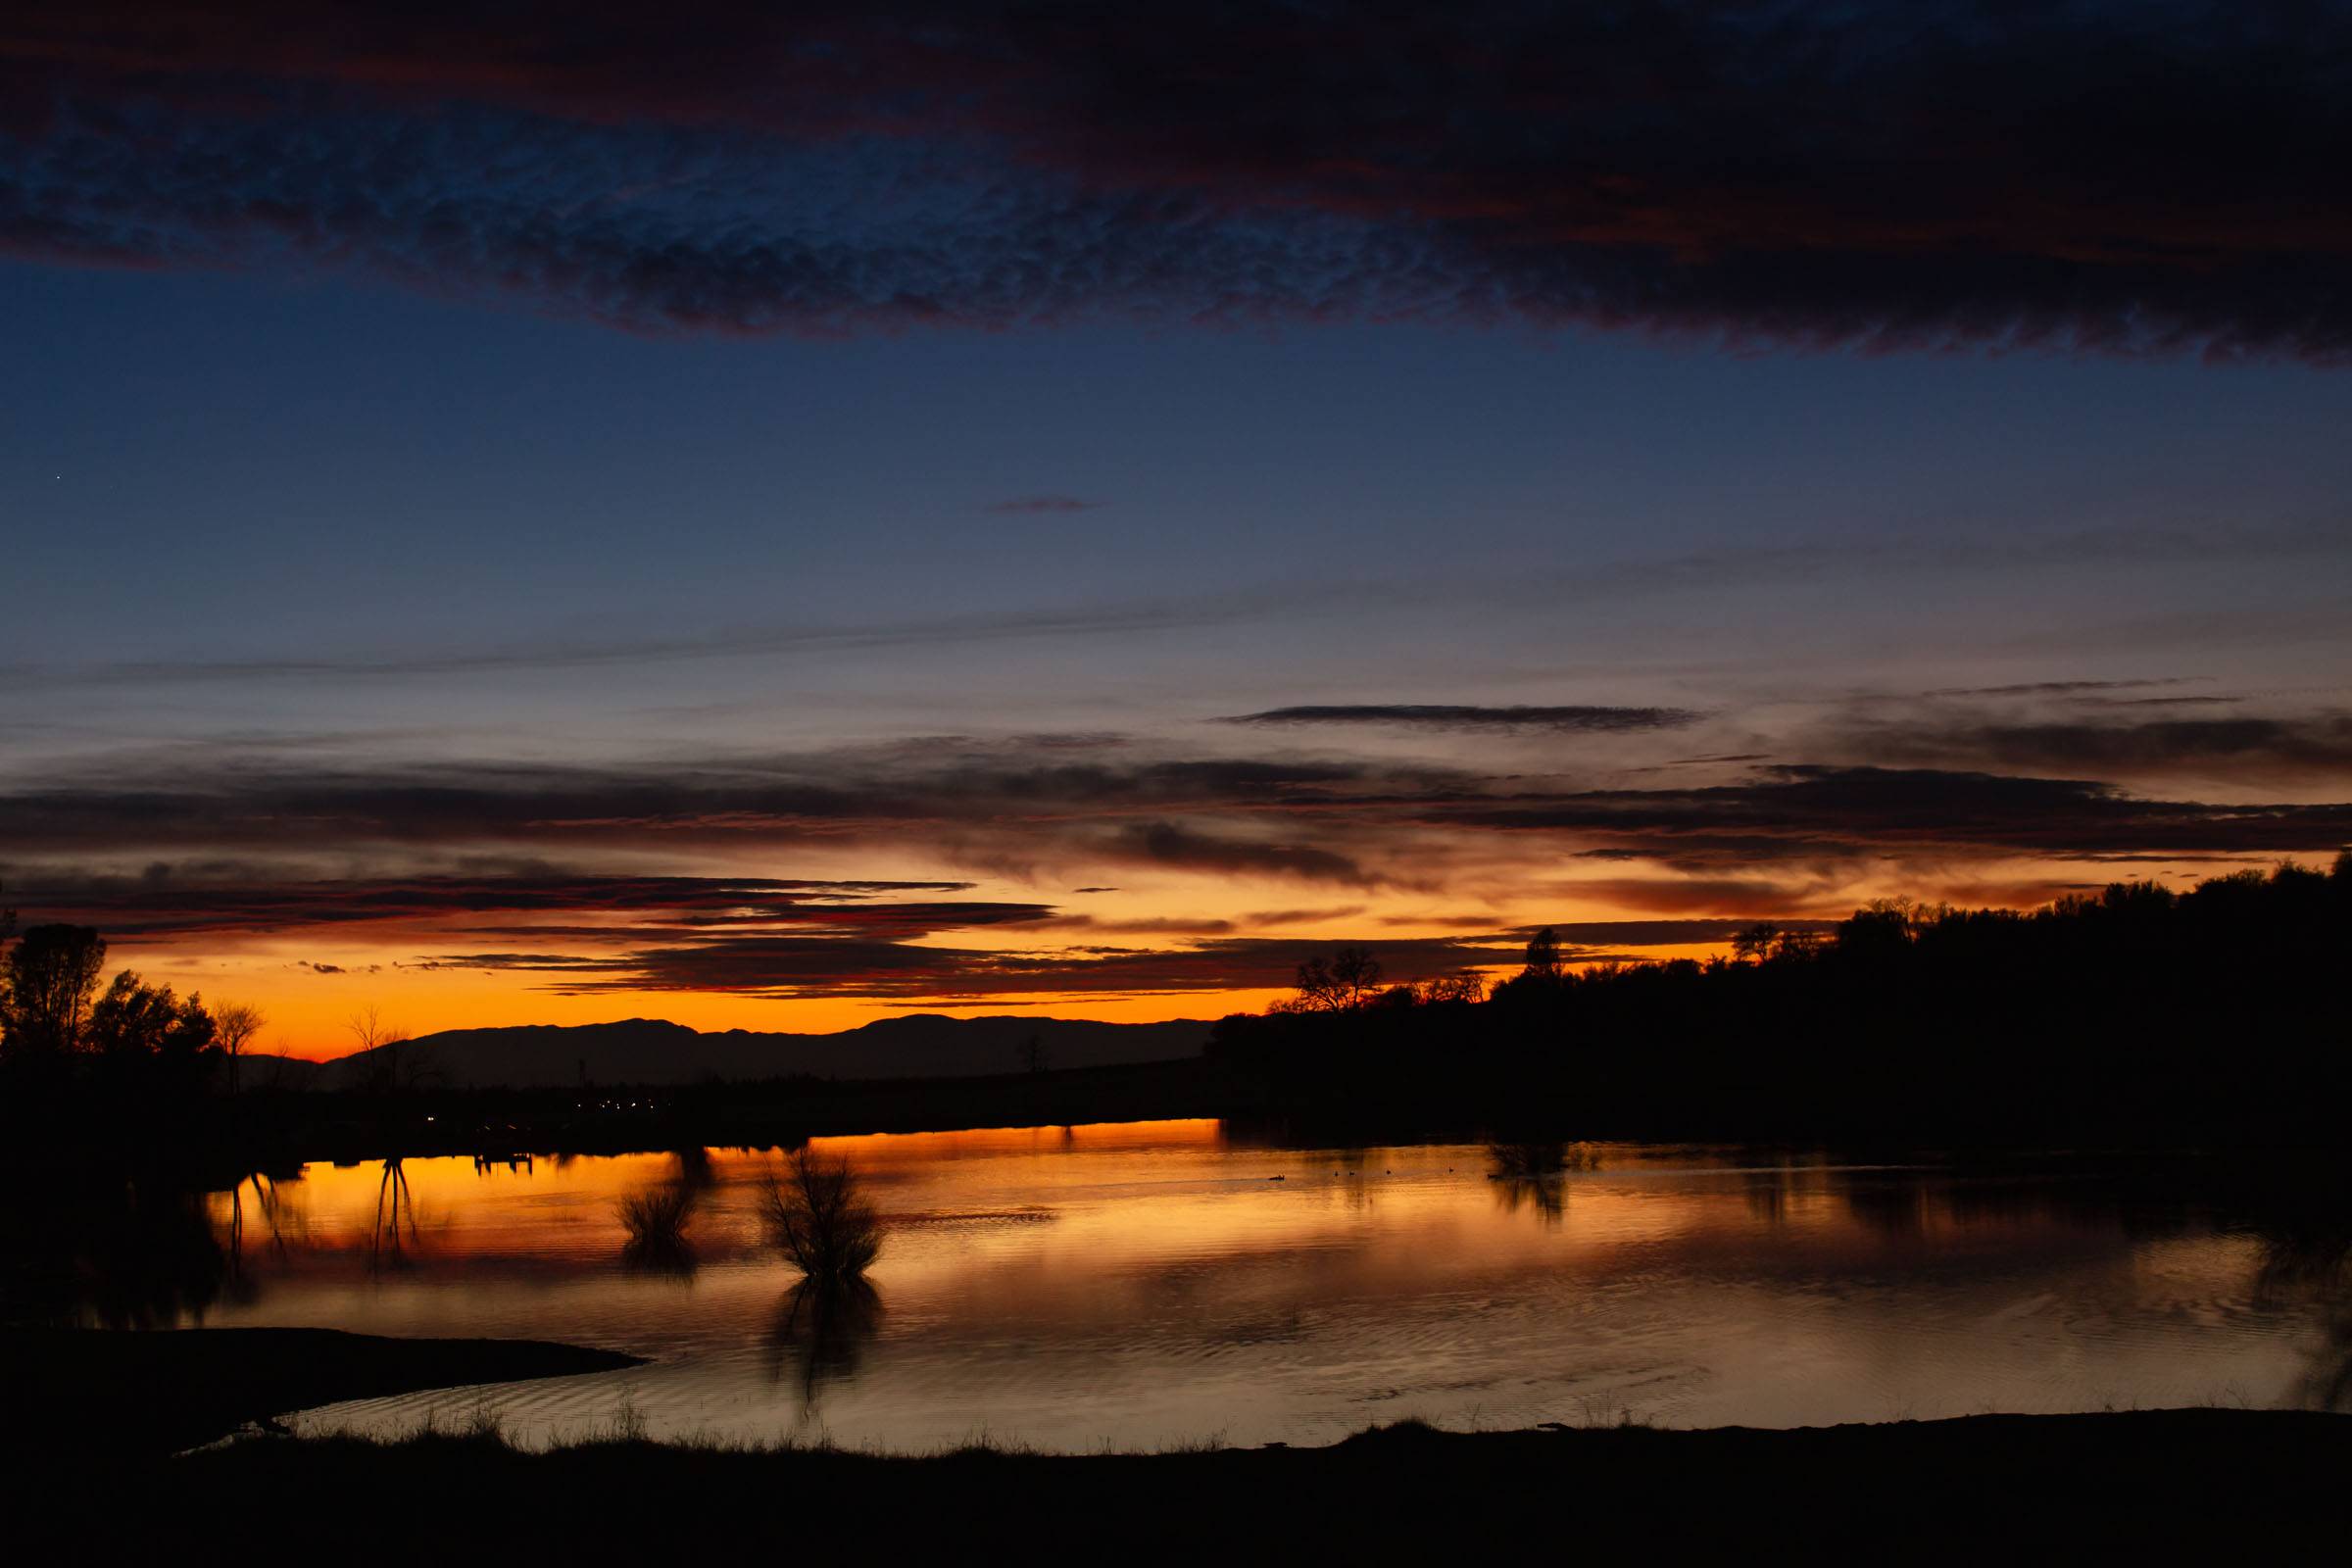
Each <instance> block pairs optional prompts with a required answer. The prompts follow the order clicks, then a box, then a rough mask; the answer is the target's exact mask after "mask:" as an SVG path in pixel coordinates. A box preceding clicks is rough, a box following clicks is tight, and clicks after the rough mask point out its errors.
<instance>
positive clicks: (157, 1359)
mask: <svg viewBox="0 0 2352 1568" xmlns="http://www.w3.org/2000/svg"><path fill="white" fill-rule="evenodd" d="M637 1364H638V1360H637V1357H635V1356H631V1355H620V1354H617V1353H616V1352H614V1351H612V1350H589V1349H583V1348H580V1347H578V1346H573V1345H550V1344H547V1343H545V1342H543V1341H538V1340H387V1339H378V1338H376V1337H374V1336H371V1335H367V1334H344V1333H340V1332H338V1331H336V1330H333V1329H192V1330H188V1331H185V1332H176V1333H175V1332H156V1333H142V1332H133V1331H129V1330H111V1329H8V1330H0V1389H5V1390H6V1391H7V1409H8V1428H9V1431H8V1441H9V1443H10V1444H11V1445H12V1446H18V1447H21V1448H24V1449H25V1450H28V1451H27V1452H25V1454H23V1455H21V1456H20V1462H22V1461H23V1460H26V1459H28V1460H31V1461H33V1462H40V1461H43V1460H51V1461H55V1462H56V1463H60V1464H63V1463H66V1462H68V1461H69V1460H71V1461H72V1462H73V1463H75V1464H76V1465H78V1464H80V1463H82V1462H85V1461H86V1462H89V1463H93V1464H103V1465H119V1464H122V1463H124V1462H130V1461H136V1460H140V1459H155V1458H161V1457H164V1456H166V1455H169V1454H172V1453H174V1452H177V1451H179V1450H180V1449H183V1448H192V1447H194V1446H197V1445H198V1444H203V1443H210V1442H211V1441H213V1440H214V1439H215V1438H219V1437H222V1436H225V1435H226V1434H228V1433H231V1432H234V1431H236V1430H237V1429H238V1428H240V1427H242V1426H244V1425H245V1424H246V1423H247V1422H254V1421H266V1420H268V1419H269V1418H270V1417H271V1416H274V1415H282V1414H284V1413H285V1412H286V1411H289V1410H305V1409H309V1408H311V1407H313V1406H315V1405H320V1404H333V1403H336V1402H337V1401H339V1400H343V1399H375V1398H384V1397H389V1396H391V1395H395V1394H413V1393H416V1392H417V1391H418V1390H422V1389H446V1388H455V1387H459V1386H462V1385H465V1384H470V1383H512V1382H516V1381H519V1380H521V1379H524V1378H547V1377H564V1376H568V1375H570V1374H572V1373H575V1372H609V1371H612V1370H613V1369H614V1368H616V1367H624V1366H635V1365H637Z"/></svg>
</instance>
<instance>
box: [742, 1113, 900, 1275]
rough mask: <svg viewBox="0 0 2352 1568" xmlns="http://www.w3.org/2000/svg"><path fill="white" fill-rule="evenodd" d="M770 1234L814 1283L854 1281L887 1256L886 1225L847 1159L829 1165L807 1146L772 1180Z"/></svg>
mask: <svg viewBox="0 0 2352 1568" xmlns="http://www.w3.org/2000/svg"><path fill="white" fill-rule="evenodd" d="M767 1229H768V1235H769V1236H770V1237H771V1238H772V1239H773V1240H774V1242H775V1244H776V1246H777V1247H778V1248H779V1249H781V1250H782V1251H783V1253H784V1255H785V1256H786V1257H787V1258H789V1259H790V1260H791V1261H792V1263H793V1264H794V1266H795V1267H797V1268H799V1269H800V1271H801V1272H802V1273H804V1274H806V1275H808V1276H809V1278H810V1279H812V1280H819V1281H828V1280H847V1279H854V1278H856V1277H857V1276H858V1275H860V1274H862V1273H864V1272H865V1271H866V1269H867V1268H868V1267H869V1266H871V1264H872V1263H873V1261H874V1259H875V1258H876V1257H877V1256H879V1255H880V1254H881V1251H882V1222H881V1220H880V1219H879V1218H877V1217H876V1216H875V1213H874V1211H873V1208H872V1207H871V1206H870V1205H869V1204H867V1203H866V1202H865V1201H864V1200H863V1198H862V1197H861V1196H860V1195H859V1193H858V1178H857V1176H856V1175H854V1174H853V1173H852V1172H851V1170H850V1166H849V1162H848V1161H847V1160H834V1161H831V1162H827V1161H825V1160H821V1159H819V1158H817V1157H816V1155H815V1154H814V1153H813V1152H810V1151H809V1148H808V1147H807V1146H805V1145H804V1146H803V1147H802V1148H800V1149H798V1150H796V1151H794V1152H793V1156H792V1159H791V1161H790V1163H788V1164H787V1165H786V1166H785V1168H784V1170H783V1172H782V1173H781V1174H779V1173H777V1172H775V1171H772V1170H771V1171H769V1172H768V1177H767Z"/></svg>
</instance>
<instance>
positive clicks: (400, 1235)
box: [368, 1155, 417, 1271]
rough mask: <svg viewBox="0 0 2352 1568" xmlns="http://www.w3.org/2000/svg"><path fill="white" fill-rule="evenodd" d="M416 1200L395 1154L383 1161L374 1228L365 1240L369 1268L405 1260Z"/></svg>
mask: <svg viewBox="0 0 2352 1568" xmlns="http://www.w3.org/2000/svg"><path fill="white" fill-rule="evenodd" d="M416 1244H417V1200H416V1198H415V1197H414V1195H412V1194H411V1193H410V1192H409V1174H408V1171H407V1170H406V1169H404V1168H403V1164H402V1161H401V1159H400V1158H399V1156H397V1155H395V1156H393V1157H391V1158H389V1159H386V1160H385V1161H384V1174H383V1177H382V1179H381V1180H379V1181H378V1182H377V1183H376V1184H375V1229H374V1231H373V1232H372V1233H371V1234H370V1235H369V1237H368V1268H369V1269H370V1270H371V1271H372V1270H374V1269H378V1268H381V1267H383V1266H384V1265H385V1264H387V1263H390V1264H394V1265H398V1264H401V1263H405V1262H406V1261H408V1249H409V1248H411V1247H414V1246H415V1245H416Z"/></svg>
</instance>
